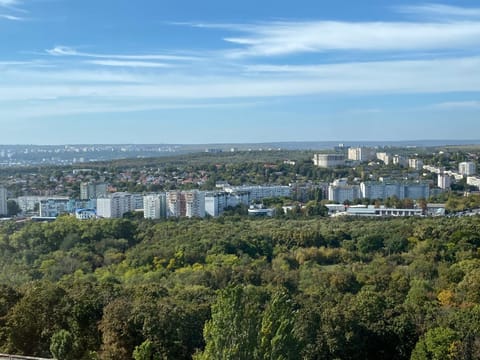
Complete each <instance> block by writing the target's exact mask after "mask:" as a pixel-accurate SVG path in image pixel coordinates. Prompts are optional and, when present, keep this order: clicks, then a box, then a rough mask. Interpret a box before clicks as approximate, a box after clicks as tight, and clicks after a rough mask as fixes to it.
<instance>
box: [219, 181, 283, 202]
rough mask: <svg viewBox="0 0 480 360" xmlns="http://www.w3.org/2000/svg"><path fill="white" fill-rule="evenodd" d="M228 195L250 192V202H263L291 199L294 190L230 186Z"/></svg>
mask: <svg viewBox="0 0 480 360" xmlns="http://www.w3.org/2000/svg"><path fill="white" fill-rule="evenodd" d="M225 191H226V192H228V193H236V192H248V193H249V194H250V195H249V201H255V200H261V199H264V198H273V197H283V196H284V197H290V196H291V195H292V189H291V188H290V186H280V185H277V186H228V187H225Z"/></svg>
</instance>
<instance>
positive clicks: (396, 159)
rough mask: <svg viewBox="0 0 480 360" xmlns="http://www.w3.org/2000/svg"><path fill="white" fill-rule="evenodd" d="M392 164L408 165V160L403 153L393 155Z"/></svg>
mask: <svg viewBox="0 0 480 360" xmlns="http://www.w3.org/2000/svg"><path fill="white" fill-rule="evenodd" d="M392 164H393V165H399V166H407V165H408V160H407V159H406V158H405V157H404V156H402V155H393V158H392Z"/></svg>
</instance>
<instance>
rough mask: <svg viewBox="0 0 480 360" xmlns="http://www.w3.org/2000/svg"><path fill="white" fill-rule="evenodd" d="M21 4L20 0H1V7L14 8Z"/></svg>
mask: <svg viewBox="0 0 480 360" xmlns="http://www.w3.org/2000/svg"><path fill="white" fill-rule="evenodd" d="M18 4H20V1H19V0H0V6H1V7H12V6H16V5H18Z"/></svg>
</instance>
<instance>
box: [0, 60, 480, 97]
mask: <svg viewBox="0 0 480 360" xmlns="http://www.w3.org/2000/svg"><path fill="white" fill-rule="evenodd" d="M479 68H480V57H468V58H459V59H442V60H418V61H384V62H365V63H361V62H357V63H355V62H354V63H346V64H327V65H317V66H314V67H312V66H306V67H305V68H304V69H303V67H302V66H296V67H294V69H295V72H293V73H292V72H286V73H285V72H283V71H282V67H279V68H278V71H277V72H275V71H273V70H275V67H274V66H273V65H272V66H271V68H270V69H268V70H269V71H267V72H258V73H257V74H255V76H252V74H249V73H229V74H223V75H211V74H210V75H207V74H202V73H198V74H196V75H188V76H187V75H180V74H173V73H172V74H168V75H163V74H161V73H157V74H143V73H142V74H137V73H136V71H135V72H134V71H132V72H128V71H127V70H125V69H121V70H120V71H118V72H99V71H97V70H92V71H88V70H84V71H78V72H72V73H68V72H64V71H62V72H59V73H55V72H53V71H47V72H45V71H38V72H33V73H29V74H23V75H22V73H21V72H13V73H11V72H8V71H7V72H4V74H3V79H4V80H0V99H3V100H4V101H7V100H10V101H21V100H29V99H38V98H44V97H52V98H87V97H93V98H114V99H116V101H118V102H119V104H121V103H122V102H123V101H124V100H125V99H137V100H139V99H142V98H143V99H147V98H148V99H156V100H175V101H181V100H185V99H197V100H209V99H240V98H258V97H260V98H268V97H282V96H300V95H314V94H335V93H336V94H343V95H346V94H361V95H365V94H399V93H407V94H415V93H450V92H473V91H480V72H478V69H479ZM22 76H23V78H22ZM86 79H87V80H86ZM112 81H113V82H112Z"/></svg>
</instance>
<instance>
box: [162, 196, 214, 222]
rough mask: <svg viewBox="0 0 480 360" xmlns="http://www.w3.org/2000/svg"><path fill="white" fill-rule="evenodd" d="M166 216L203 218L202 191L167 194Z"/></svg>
mask: <svg viewBox="0 0 480 360" xmlns="http://www.w3.org/2000/svg"><path fill="white" fill-rule="evenodd" d="M166 197H167V204H166V207H167V216H172V217H183V216H187V217H205V193H204V192H203V191H198V190H193V191H169V192H167V195H166Z"/></svg>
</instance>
